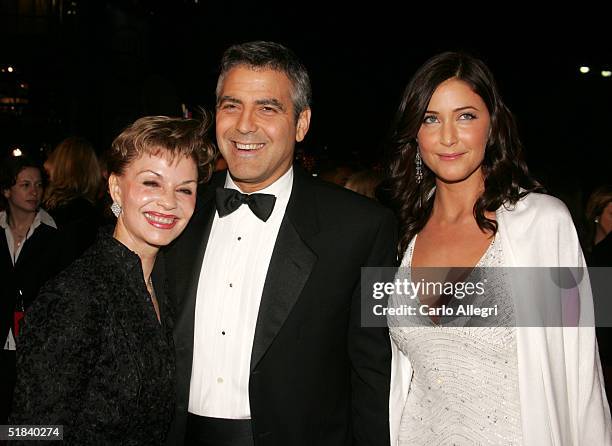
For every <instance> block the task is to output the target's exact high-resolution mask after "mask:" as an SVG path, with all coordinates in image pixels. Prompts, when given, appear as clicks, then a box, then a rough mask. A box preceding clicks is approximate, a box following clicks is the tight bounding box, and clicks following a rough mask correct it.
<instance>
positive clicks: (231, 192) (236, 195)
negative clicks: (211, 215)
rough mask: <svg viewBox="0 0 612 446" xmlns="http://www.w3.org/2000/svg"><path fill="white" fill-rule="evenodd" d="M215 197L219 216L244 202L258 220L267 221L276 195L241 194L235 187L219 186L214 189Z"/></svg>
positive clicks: (230, 211) (229, 212)
mask: <svg viewBox="0 0 612 446" xmlns="http://www.w3.org/2000/svg"><path fill="white" fill-rule="evenodd" d="M215 199H216V201H217V211H218V212H219V217H225V216H226V215H229V214H231V213H232V212H234V211H235V210H236V209H238V208H239V207H240V206H242V205H243V204H246V205H247V206H248V207H249V208H250V209H251V211H253V214H255V215H256V216H257V218H259V219H260V220H263V221H268V218H270V215H272V210H273V209H274V203H275V202H276V197H275V196H274V195H270V194H250V195H247V194H243V193H241V192H240V191H237V190H236V189H227V188H222V187H219V188H217V190H216V196H215Z"/></svg>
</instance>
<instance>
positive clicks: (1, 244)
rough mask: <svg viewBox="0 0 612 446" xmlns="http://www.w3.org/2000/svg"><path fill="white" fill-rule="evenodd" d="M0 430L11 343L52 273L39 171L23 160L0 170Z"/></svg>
mask: <svg viewBox="0 0 612 446" xmlns="http://www.w3.org/2000/svg"><path fill="white" fill-rule="evenodd" d="M0 188H1V192H2V193H1V194H0V202H1V208H3V209H5V210H4V211H2V212H0V228H1V229H2V232H1V233H0V277H2V279H1V281H0V342H1V343H2V344H1V345H2V349H1V350H0V355H1V358H0V424H7V417H8V413H9V409H10V406H11V402H12V399H13V388H14V385H15V348H16V339H17V338H18V336H19V330H20V327H21V324H22V317H23V314H24V312H25V310H26V309H27V308H28V307H29V306H30V304H31V303H32V301H33V300H34V298H35V297H36V295H37V293H38V290H39V288H40V286H41V285H42V284H43V283H44V282H45V281H46V280H47V279H48V278H49V277H51V276H52V275H53V273H54V272H55V271H56V263H57V262H56V261H55V254H56V253H57V252H58V251H59V249H58V248H59V247H58V246H57V245H56V241H57V240H56V239H57V231H56V226H55V222H54V221H53V218H51V216H50V215H49V214H48V213H47V212H45V210H44V209H41V208H40V202H41V200H42V196H43V178H42V168H41V166H39V165H38V164H36V163H34V162H33V161H32V160H30V159H28V158H25V157H11V158H8V159H6V160H5V161H3V162H2V164H1V166H0Z"/></svg>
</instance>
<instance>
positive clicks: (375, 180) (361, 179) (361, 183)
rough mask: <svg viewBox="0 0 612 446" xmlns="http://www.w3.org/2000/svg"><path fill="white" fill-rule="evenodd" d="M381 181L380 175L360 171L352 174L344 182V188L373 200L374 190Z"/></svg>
mask: <svg viewBox="0 0 612 446" xmlns="http://www.w3.org/2000/svg"><path fill="white" fill-rule="evenodd" d="M382 179H383V177H382V174H381V173H379V172H377V171H375V170H371V169H370V170H360V171H358V172H355V173H354V174H352V175H351V176H350V177H349V178H348V180H346V184H345V185H344V187H346V188H347V189H348V190H352V191H353V192H357V193H358V194H361V195H364V196H366V197H368V198H372V199H374V200H375V199H376V188H377V187H378V185H379V184H380V183H381V181H382Z"/></svg>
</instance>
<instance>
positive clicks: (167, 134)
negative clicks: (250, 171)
mask: <svg viewBox="0 0 612 446" xmlns="http://www.w3.org/2000/svg"><path fill="white" fill-rule="evenodd" d="M211 121H212V120H211V118H210V115H209V114H207V113H203V116H202V118H201V119H182V118H171V117H168V116H146V117H144V118H140V119H138V120H137V121H135V122H134V123H133V124H131V125H130V126H128V127H127V128H126V129H125V130H123V132H121V134H119V136H117V138H115V140H114V141H113V144H112V146H111V149H110V151H109V153H108V158H107V162H108V173H109V174H111V173H114V174H116V175H121V174H122V173H123V172H124V170H125V168H126V167H127V166H128V165H129V164H130V163H131V162H132V161H133V160H135V159H137V158H139V157H141V156H142V155H145V154H148V155H157V154H159V153H160V151H162V150H163V151H165V152H166V153H164V154H165V155H166V154H167V156H169V159H170V160H174V158H175V157H177V156H181V157H188V158H191V159H193V160H194V161H195V162H196V165H197V166H198V171H199V179H200V182H205V181H208V179H209V178H210V176H211V175H212V172H213V167H214V160H215V158H216V155H217V151H216V149H215V146H214V144H213V143H212V141H211V140H210V138H209V136H208V130H209V128H210V124H211Z"/></svg>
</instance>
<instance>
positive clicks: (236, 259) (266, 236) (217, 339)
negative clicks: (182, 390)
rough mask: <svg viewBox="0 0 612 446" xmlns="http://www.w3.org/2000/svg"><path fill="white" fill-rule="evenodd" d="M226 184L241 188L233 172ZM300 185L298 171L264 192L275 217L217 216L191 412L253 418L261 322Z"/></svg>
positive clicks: (197, 334)
mask: <svg viewBox="0 0 612 446" xmlns="http://www.w3.org/2000/svg"><path fill="white" fill-rule="evenodd" d="M225 187H227V188H231V189H237V190H240V188H239V187H238V186H237V185H236V184H235V183H234V182H233V181H232V179H231V177H230V175H229V173H228V175H227V178H226V180H225ZM292 187H293V169H292V168H290V169H289V170H288V171H287V172H286V173H285V174H284V175H283V176H282V177H280V178H279V179H278V180H276V182H274V183H273V184H271V185H270V186H268V187H266V188H265V189H262V190H260V191H257V193H265V194H272V195H275V196H276V203H275V205H274V210H273V212H272V215H271V216H270V218H269V219H268V221H266V222H264V221H262V220H260V219H259V218H257V217H256V216H255V214H253V212H252V211H251V209H250V208H249V207H248V206H247V205H242V206H240V207H239V208H238V209H237V210H236V211H234V212H233V213H231V214H229V215H227V216H225V217H223V218H219V213H218V212H216V213H215V217H214V220H213V224H212V228H211V231H210V237H209V239H208V244H207V247H206V253H205V254H204V260H203V262H202V269H201V270H200V279H199V282H198V291H197V297H196V308H195V324H194V333H193V334H194V343H193V365H192V370H191V385H190V389H189V412H191V413H193V414H196V415H200V416H207V417H215V418H230V419H248V418H251V409H250V404H249V376H250V363H251V350H252V348H253V339H254V337H255V325H256V323H257V315H258V312H259V304H260V301H261V295H262V292H263V287H264V282H265V280H266V275H267V272H268V266H269V264H270V259H271V257H272V251H273V249H274V245H275V243H276V237H277V235H278V231H279V229H280V225H281V222H282V220H283V217H284V215H285V209H286V208H287V203H288V201H289V197H290V195H291V190H292Z"/></svg>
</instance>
